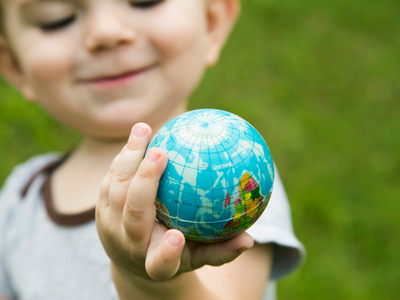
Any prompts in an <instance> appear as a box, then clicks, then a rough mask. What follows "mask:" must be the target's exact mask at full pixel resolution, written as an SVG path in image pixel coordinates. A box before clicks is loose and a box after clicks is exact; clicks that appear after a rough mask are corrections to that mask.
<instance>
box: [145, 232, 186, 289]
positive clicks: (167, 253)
mask: <svg viewBox="0 0 400 300" xmlns="http://www.w3.org/2000/svg"><path fill="white" fill-rule="evenodd" d="M184 246H185V237H184V236H183V234H182V232H180V231H179V230H176V229H171V230H168V231H167V232H166V233H165V234H164V236H162V237H161V238H159V237H157V238H156V239H152V241H151V244H150V246H149V252H148V253H149V254H148V256H147V258H146V271H147V274H148V275H149V276H150V277H151V278H152V279H153V280H155V281H165V280H169V279H171V278H172V277H174V276H175V274H176V272H178V269H179V266H180V263H181V259H180V257H181V253H182V250H183V247H184Z"/></svg>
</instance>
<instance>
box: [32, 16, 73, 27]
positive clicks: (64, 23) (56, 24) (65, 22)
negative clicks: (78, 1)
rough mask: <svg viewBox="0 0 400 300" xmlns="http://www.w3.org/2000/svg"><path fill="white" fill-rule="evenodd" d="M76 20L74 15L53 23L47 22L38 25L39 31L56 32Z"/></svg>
mask: <svg viewBox="0 0 400 300" xmlns="http://www.w3.org/2000/svg"><path fill="white" fill-rule="evenodd" d="M75 19H76V16H75V15H72V16H69V17H67V18H64V19H61V20H57V21H53V22H48V23H42V24H40V25H39V27H40V29H42V30H43V31H56V30H61V29H63V28H65V27H67V26H68V25H70V24H71V23H73V22H74V21H75Z"/></svg>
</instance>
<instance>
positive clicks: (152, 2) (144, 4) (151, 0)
mask: <svg viewBox="0 0 400 300" xmlns="http://www.w3.org/2000/svg"><path fill="white" fill-rule="evenodd" d="M190 1H192V0H190ZM162 2H164V0H148V1H144V0H137V1H131V2H129V4H130V5H131V6H133V7H136V8H140V9H146V8H151V7H153V6H156V5H158V4H160V3H162Z"/></svg>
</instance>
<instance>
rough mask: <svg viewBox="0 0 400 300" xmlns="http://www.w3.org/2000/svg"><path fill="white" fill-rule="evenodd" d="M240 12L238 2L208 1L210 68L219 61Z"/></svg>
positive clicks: (226, 0) (207, 58) (208, 61)
mask: <svg viewBox="0 0 400 300" xmlns="http://www.w3.org/2000/svg"><path fill="white" fill-rule="evenodd" d="M239 12H240V5H239V1H238V0H206V14H207V25H208V28H207V29H208V42H207V47H206V51H205V63H206V65H207V66H208V67H210V66H213V65H214V64H215V63H216V62H217V61H218V59H219V55H220V53H221V50H222V48H223V46H224V44H225V42H226V40H227V39H228V37H229V33H230V32H231V30H232V28H233V25H234V24H235V21H236V19H237V17H238V15H239Z"/></svg>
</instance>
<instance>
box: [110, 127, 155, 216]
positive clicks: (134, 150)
mask: <svg viewBox="0 0 400 300" xmlns="http://www.w3.org/2000/svg"><path fill="white" fill-rule="evenodd" d="M150 137H151V128H150V126H149V125H147V124H145V123H138V124H136V125H135V126H133V128H132V133H131V135H130V136H129V139H128V143H127V144H126V147H125V148H124V150H123V151H122V153H121V157H120V159H119V161H118V163H117V165H116V170H115V174H114V176H113V178H112V181H111V185H110V191H109V198H110V208H111V210H112V211H113V212H114V213H116V214H118V215H120V216H122V211H123V208H124V205H125V200H126V195H127V192H128V188H129V185H130V183H131V181H132V178H133V176H134V175H135V173H136V171H137V169H138V167H139V165H140V162H141V161H142V160H143V156H144V153H145V152H146V148H147V145H148V143H149V141H150Z"/></svg>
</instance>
